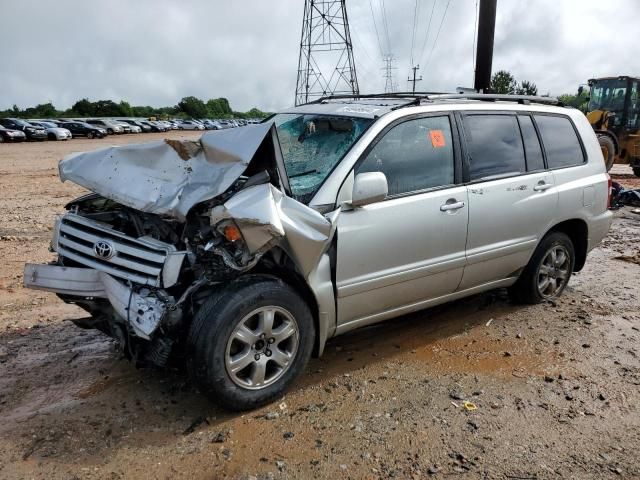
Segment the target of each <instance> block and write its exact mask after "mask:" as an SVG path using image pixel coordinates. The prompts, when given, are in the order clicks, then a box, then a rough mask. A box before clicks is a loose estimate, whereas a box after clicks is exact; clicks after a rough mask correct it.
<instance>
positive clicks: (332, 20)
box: [296, 0, 360, 105]
mask: <svg viewBox="0 0 640 480" xmlns="http://www.w3.org/2000/svg"><path fill="white" fill-rule="evenodd" d="M334 94H335V95H340V94H343V95H344V94H347V95H359V94H360V89H359V87H358V77H357V76H356V65H355V62H354V60H353V46H352V43H351V33H350V32H349V20H348V19H347V9H346V7H345V0H332V1H318V0H305V4H304V19H303V21H302V35H301V39H300V58H299V60H298V81H297V84H296V105H300V104H303V103H307V102H309V101H311V100H314V99H317V98H320V97H322V96H325V95H334Z"/></svg>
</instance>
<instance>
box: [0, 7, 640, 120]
mask: <svg viewBox="0 0 640 480" xmlns="http://www.w3.org/2000/svg"><path fill="white" fill-rule="evenodd" d="M383 4H384V6H385V11H386V23H385V22H384V19H383V15H382V8H381V7H382V5H383ZM447 4H448V8H446V7H447ZM415 5H416V4H415V2H414V1H413V0H394V1H393V2H392V1H390V0H388V1H386V2H385V1H384V0H370V1H367V0H348V1H347V9H348V12H349V17H350V21H351V27H352V39H353V43H354V52H355V57H356V65H357V70H358V80H359V82H360V87H361V91H363V92H379V91H382V90H383V88H384V78H383V70H382V67H383V62H382V54H383V53H384V54H386V53H393V55H394V57H395V59H396V60H395V66H396V68H397V69H396V70H394V74H395V78H396V81H397V83H398V86H399V88H400V89H401V90H406V89H407V88H408V84H407V82H406V78H407V76H408V75H409V67H410V60H411V57H412V56H413V58H414V61H415V63H419V64H420V67H421V69H420V71H419V75H420V74H421V75H422V77H423V80H422V81H421V82H419V83H418V85H417V89H419V90H430V91H451V90H453V89H455V88H456V87H458V86H471V85H472V84H473V57H474V52H473V45H474V23H475V13H476V2H475V0H452V1H451V2H449V3H448V0H435V5H434V3H433V1H431V0H418V7H419V8H418V13H419V16H418V22H417V28H416V35H415V37H413V35H412V31H413V21H414V11H415ZM371 8H373V10H374V16H372V13H371ZM445 8H446V12H447V13H446V16H444V12H445ZM2 11H3V13H2V16H1V17H0V45H2V46H3V61H2V63H0V87H1V89H2V90H1V91H2V94H1V95H0V109H4V108H8V107H10V106H11V105H13V104H14V103H15V104H17V105H19V106H21V107H26V106H30V105H35V104H37V103H45V102H48V101H51V102H53V103H54V104H55V105H56V106H57V107H58V108H67V107H69V106H71V104H72V103H73V102H75V101H76V100H78V99H79V98H82V97H88V98H90V99H92V100H97V99H106V98H110V99H113V100H120V99H125V100H127V101H129V102H130V103H131V104H133V105H154V106H161V105H174V104H176V103H177V102H178V101H179V100H180V98H182V97H184V96H187V95H195V96H198V97H201V98H204V99H208V98H215V97H219V96H223V97H227V98H228V99H229V100H230V102H231V104H232V105H233V106H234V108H236V109H241V110H248V109H249V108H251V107H254V106H258V107H260V108H262V109H264V110H270V111H273V110H278V109H281V108H284V107H287V106H289V105H291V104H292V103H293V101H294V91H295V82H296V74H297V66H298V49H299V42H300V31H301V22H302V13H303V12H302V11H303V1H302V0H278V1H264V0H242V1H234V2H229V1H223V0H192V1H189V2H175V1H171V0H136V1H135V2H133V1H130V0H112V1H109V2H105V1H102V2H99V1H86V0H56V1H55V2H42V1H40V0H20V1H13V2H8V3H7V4H6V5H3V10H2ZM432 11H433V14H431V12H432ZM638 14H640V3H636V2H626V1H624V0H610V1H608V2H601V1H594V0H589V1H577V0H563V1H562V2H560V1H558V0H532V1H528V2H522V1H520V2H515V1H506V0H500V1H499V2H498V19H497V28H496V45H495V55H494V61H493V67H494V71H496V70H498V69H506V70H509V71H511V72H512V73H513V74H514V75H515V76H516V78H518V79H527V80H531V81H533V82H535V83H536V84H537V85H538V87H539V90H540V92H543V93H546V92H551V93H552V94H561V93H564V92H571V91H575V90H576V88H577V86H578V84H580V83H585V82H586V80H587V79H588V78H591V77H594V76H602V75H620V74H629V75H632V74H633V73H634V72H631V71H629V66H633V65H637V62H635V57H634V50H633V48H632V46H633V45H634V40H635V33H636V32H637V27H636V23H637V20H638V18H639V15H638ZM443 16H444V17H443ZM430 17H431V24H430V27H429V29H428V30H427V25H428V24H429V18H430ZM373 18H375V21H376V25H377V30H378V35H377V34H376V29H375V28H374V22H373ZM443 18H444V19H443ZM439 29H440V33H439V35H438V33H437V32H438V30H439ZM387 31H388V40H387ZM436 36H437V43H436ZM378 37H380V41H379V40H378ZM412 38H413V44H414V48H413V55H412V50H411V43H412ZM380 44H381V45H382V49H381V48H380ZM381 50H382V52H381Z"/></svg>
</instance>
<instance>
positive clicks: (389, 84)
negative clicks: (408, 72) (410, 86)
mask: <svg viewBox="0 0 640 480" xmlns="http://www.w3.org/2000/svg"><path fill="white" fill-rule="evenodd" d="M383 60H384V68H383V70H384V93H393V92H395V90H396V88H395V87H396V85H395V82H394V81H393V71H394V70H396V68H395V67H394V66H393V62H394V61H395V58H393V55H387V56H386V57H384V59H383Z"/></svg>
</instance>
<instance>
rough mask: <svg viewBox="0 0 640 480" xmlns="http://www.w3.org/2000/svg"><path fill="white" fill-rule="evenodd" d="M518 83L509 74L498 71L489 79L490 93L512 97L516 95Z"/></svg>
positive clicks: (504, 71)
mask: <svg viewBox="0 0 640 480" xmlns="http://www.w3.org/2000/svg"><path fill="white" fill-rule="evenodd" d="M517 87H518V82H516V79H515V77H514V76H513V75H511V73H509V72H507V71H506V70H500V71H498V72H496V73H494V74H493V77H491V86H490V88H491V92H492V93H502V94H507V95H513V94H514V93H516V88H517Z"/></svg>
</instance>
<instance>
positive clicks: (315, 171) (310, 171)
mask: <svg viewBox="0 0 640 480" xmlns="http://www.w3.org/2000/svg"><path fill="white" fill-rule="evenodd" d="M310 173H320V172H318V170H317V169H313V170H307V171H306V172H300V173H294V174H293V175H289V178H296V177H302V176H304V175H309V174H310Z"/></svg>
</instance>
